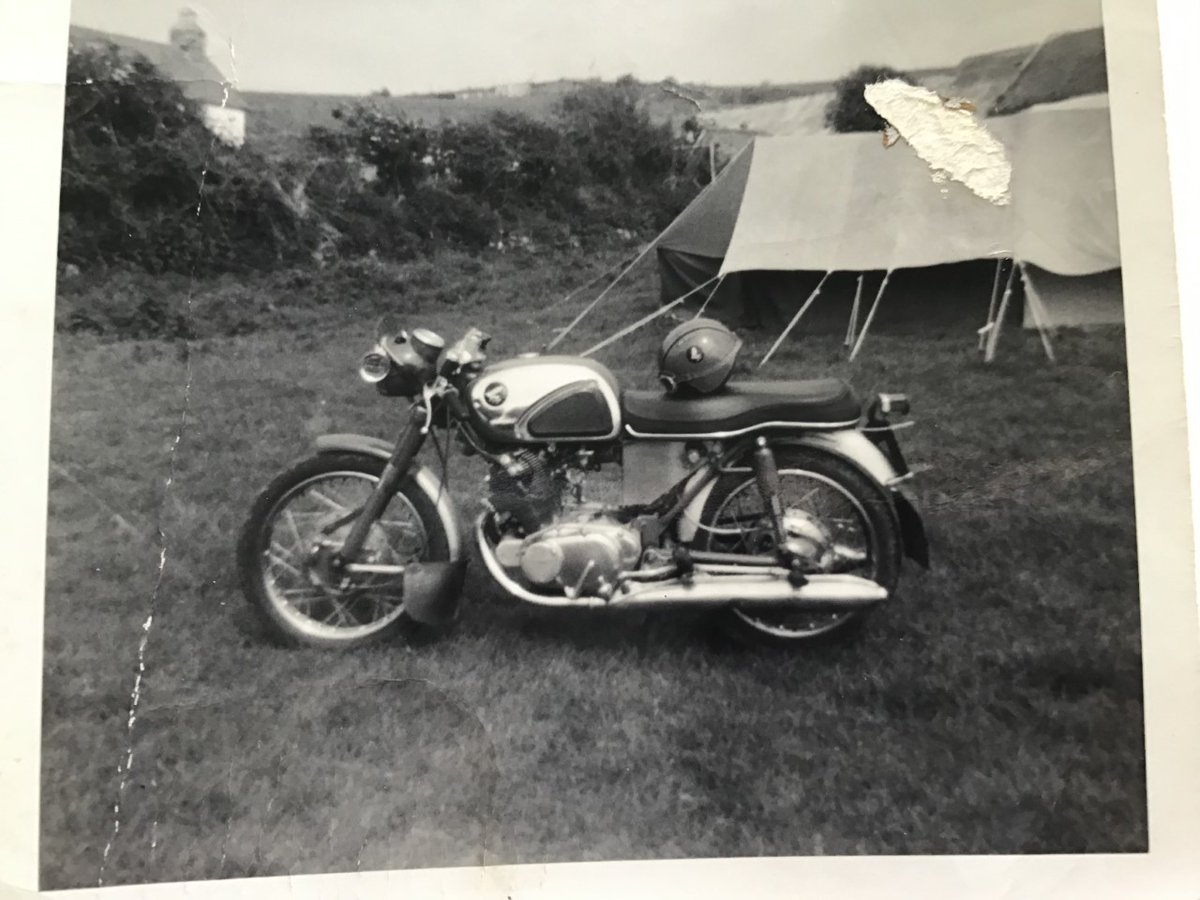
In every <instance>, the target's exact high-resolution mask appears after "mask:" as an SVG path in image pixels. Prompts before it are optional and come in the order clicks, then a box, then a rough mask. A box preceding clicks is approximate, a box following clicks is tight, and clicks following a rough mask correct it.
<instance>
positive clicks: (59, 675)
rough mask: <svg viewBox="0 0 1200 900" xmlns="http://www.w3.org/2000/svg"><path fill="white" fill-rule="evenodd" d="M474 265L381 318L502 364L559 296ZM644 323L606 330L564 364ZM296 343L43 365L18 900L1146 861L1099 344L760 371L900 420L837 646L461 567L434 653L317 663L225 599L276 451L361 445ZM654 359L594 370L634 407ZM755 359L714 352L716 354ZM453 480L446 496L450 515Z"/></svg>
mask: <svg viewBox="0 0 1200 900" xmlns="http://www.w3.org/2000/svg"><path fill="white" fill-rule="evenodd" d="M504 271H505V273H506V274H503V277H502V278H500V280H499V281H496V280H493V281H490V282H489V281H488V280H487V278H488V275H487V271H486V270H485V271H484V272H483V273H481V274H480V275H479V279H480V284H481V285H482V286H481V287H480V288H479V289H478V290H476V291H474V292H468V293H467V294H466V295H464V296H463V297H462V298H460V299H459V301H458V302H456V303H454V304H450V303H447V302H438V303H436V304H435V303H433V302H432V301H430V300H428V297H430V296H433V295H432V293H430V292H432V291H433V290H435V289H434V288H432V287H430V288H428V289H427V290H425V289H422V290H424V291H425V292H424V293H423V292H422V290H417V289H409V290H407V291H405V292H403V293H400V292H397V293H396V295H395V303H396V304H397V306H398V312H400V313H401V314H402V315H405V316H411V317H413V319H414V320H419V321H420V322H421V323H423V324H427V325H432V326H433V327H435V328H438V329H440V330H442V331H443V332H445V333H457V332H459V331H460V330H461V329H462V328H463V327H464V326H465V325H466V324H467V323H473V324H478V325H480V326H481V327H484V328H485V329H487V330H489V331H491V332H492V333H493V334H495V335H496V340H495V342H494V344H493V351H494V353H495V354H496V355H497V356H500V355H505V354H508V353H511V352H516V351H520V350H525V349H530V348H531V347H533V346H536V344H537V343H539V342H540V340H542V339H544V338H545V336H546V335H547V334H548V333H549V328H550V327H552V326H554V325H558V324H561V323H563V322H565V321H567V320H568V319H569V317H570V315H571V313H572V312H573V309H572V308H570V307H567V306H564V307H560V308H557V309H553V310H547V308H546V301H547V300H548V299H550V298H551V294H550V291H551V289H557V288H558V287H561V284H560V282H562V283H567V282H569V281H570V280H571V279H570V277H568V276H569V275H570V273H559V274H555V273H546V272H538V273H532V274H530V273H522V272H520V271H518V270H515V269H514V270H511V271H509V270H504ZM535 276H536V277H535ZM498 277H499V276H498ZM538 279H540V280H538ZM205 289H206V288H205V286H204V285H198V286H197V291H198V294H199V293H203V291H204V290H205ZM279 290H280V296H279V297H277V298H275V299H276V300H278V302H279V303H286V302H287V301H288V297H287V296H285V294H284V291H283V289H282V288H279ZM305 290H309V291H312V290H315V288H311V287H310V288H306V289H305ZM650 293H651V292H650V291H649V289H648V286H647V290H645V291H643V292H642V293H641V294H640V295H639V296H638V297H637V298H635V300H634V301H633V305H632V308H631V306H630V303H629V302H627V301H626V302H623V301H620V300H614V302H613V303H612V304H611V305H610V306H608V307H606V308H605V309H604V311H602V312H601V313H599V314H597V316H596V317H595V319H594V320H593V321H590V322H589V323H588V324H587V325H586V326H585V327H581V330H580V331H581V333H580V335H579V338H578V340H575V339H572V340H571V341H569V342H568V347H571V348H581V347H585V346H588V345H589V344H590V343H591V342H592V340H593V339H596V338H598V337H600V336H601V335H603V334H605V333H607V332H609V331H611V330H613V329H614V328H615V327H616V326H617V325H618V324H624V323H627V322H629V321H631V320H632V319H633V318H634V317H635V316H636V315H638V314H641V313H642V312H644V311H645V310H648V309H650V308H652V306H653V302H654V300H653V297H652V296H651V295H650ZM423 298H424V299H423ZM522 298H523V299H522ZM301 299H303V298H301V297H297V302H299V300H301ZM442 299H443V300H445V298H442ZM197 302H200V301H199V300H198V301H197ZM389 302H390V295H389V294H388V293H387V291H382V292H381V295H380V298H379V299H378V300H377V301H376V305H387V304H388V303H389ZM575 308H578V307H577V306H576V307H575ZM322 317H323V318H322ZM322 317H316V316H311V317H309V319H308V320H306V321H307V324H306V325H305V327H304V328H302V329H291V330H289V329H286V328H273V329H269V330H265V331H261V332H259V333H256V334H252V335H247V336H241V337H231V338H211V339H205V340H202V341H199V342H196V343H194V344H193V345H192V346H191V350H190V353H185V352H183V348H182V346H181V345H170V344H163V343H154V342H116V343H99V342H97V341H96V340H94V339H91V338H83V337H78V336H75V337H73V336H69V335H68V336H60V339H59V340H58V342H57V345H56V360H55V385H54V410H53V434H52V442H51V455H52V470H51V471H52V475H51V486H50V488H51V490H50V531H49V536H48V554H49V564H48V574H47V597H46V643H45V654H46V656H45V684H44V746H43V757H42V766H43V768H42V792H43V793H42V820H41V828H42V845H41V846H42V878H43V887H44V888H65V887H71V886H82V885H90V884H96V883H97V882H98V881H100V880H102V881H103V883H105V884H114V883H129V882H144V881H164V880H178V879H194V878H213V877H233V876H243V875H252V874H259V875H266V874H286V873H295V874H298V873H305V872H321V871H352V870H355V869H359V868H361V869H380V868H399V867H411V866H445V865H456V864H478V863H481V862H485V861H486V862H503V863H515V862H553V861H562V860H571V859H578V860H595V859H618V858H624V859H634V858H652V857H653V858H668V857H706V856H709V857H710V856H744V855H751V856H753V855H806V854H913V853H939V854H941V853H1035V852H1036V853H1057V852H1100V851H1112V852H1120V851H1139V850H1143V851H1144V850H1145V849H1146V843H1147V837H1146V808H1145V790H1144V786H1145V776H1144V771H1143V742H1142V702H1141V661H1140V639H1139V627H1138V591H1137V575H1136V552H1135V542H1134V522H1133V488H1132V475H1131V459H1130V453H1131V451H1130V437H1129V414H1128V405H1127V383H1126V378H1125V368H1124V335H1123V334H1122V333H1121V332H1120V331H1119V330H1116V329H1114V330H1112V331H1108V332H1096V333H1094V334H1090V335H1083V334H1079V333H1065V334H1063V335H1061V336H1060V338H1059V343H1058V353H1059V357H1060V362H1059V364H1058V365H1057V366H1050V365H1048V364H1046V362H1045V361H1044V358H1043V357H1042V356H1041V349H1040V345H1038V343H1037V341H1036V338H1034V337H1031V336H1029V335H1026V334H1022V333H1020V331H1019V329H1012V330H1009V331H1007V332H1006V333H1005V336H1004V339H1003V341H1002V342H1001V352H1000V355H999V360H998V361H997V363H996V364H995V365H993V366H984V365H983V364H982V363H981V362H980V361H979V359H978V356H977V354H976V353H975V351H974V341H973V337H972V334H971V329H970V323H967V325H965V326H964V327H961V328H959V329H957V330H955V329H950V328H946V329H939V330H937V331H936V332H931V333H929V334H927V335H925V336H923V337H921V336H915V335H912V334H899V333H892V334H885V333H878V334H873V335H872V336H871V337H870V338H869V340H868V343H867V345H866V351H865V352H864V356H863V357H862V358H860V360H859V361H857V362H856V363H854V364H849V363H847V362H845V361H844V358H843V352H842V349H841V347H840V342H839V341H837V339H836V338H833V337H831V336H828V335H816V336H814V335H809V336H807V337H805V336H801V337H799V338H797V339H794V340H791V341H789V342H788V343H787V345H786V347H785V348H784V350H783V351H782V352H781V353H780V354H779V355H778V356H777V358H776V359H775V360H774V361H773V362H772V363H771V364H770V365H769V366H768V367H767V369H766V370H764V373H763V374H764V375H766V376H768V377H789V376H791V377H802V376H804V375H806V374H810V375H818V374H825V373H827V372H835V373H838V374H844V375H847V376H849V377H850V378H851V379H852V380H853V381H854V382H855V383H856V385H857V386H858V387H859V388H860V389H861V390H863V391H867V390H873V389H874V390H878V389H886V388H894V389H905V390H908V391H910V392H911V393H912V395H913V396H914V398H915V415H916V417H917V418H918V420H919V423H920V424H919V427H917V428H916V429H913V430H910V431H908V432H906V433H905V435H904V445H905V449H906V451H907V453H908V455H909V457H910V459H911V460H912V461H914V462H919V463H928V464H931V465H932V466H933V467H934V468H933V469H932V470H931V471H929V472H927V473H925V474H924V475H922V476H921V479H920V484H919V485H918V487H919V492H920V495H921V499H922V502H923V505H924V512H925V515H926V518H927V524H928V527H929V530H930V535H931V541H932V546H933V554H934V568H933V570H932V571H931V572H929V573H928V574H923V573H921V572H919V571H918V570H916V569H909V570H907V571H906V574H905V576H904V578H903V580H902V589H903V596H902V597H901V598H900V599H898V600H897V601H896V602H895V603H894V604H892V605H890V606H889V607H887V608H886V609H884V610H882V611H881V612H880V613H879V614H878V615H876V616H875V617H873V618H872V620H871V622H870V624H869V626H868V628H867V629H866V630H865V631H864V632H863V633H862V635H861V636H860V637H859V638H858V639H857V640H856V641H855V642H854V643H852V644H850V645H847V646H842V647H834V648H830V649H827V650H822V651H810V652H797V653H786V654H779V653H754V652H749V651H744V650H738V649H735V648H733V647H731V646H729V645H728V644H726V643H725V642H723V641H721V640H719V639H718V638H717V637H716V636H714V635H713V634H712V633H711V630H710V629H709V627H708V624H707V620H706V619H705V618H703V617H698V616H694V615H672V616H667V615H661V614H659V615H653V616H650V615H643V614H637V615H632V614H622V615H617V616H605V615H602V614H565V613H563V614H559V613H558V612H557V611H554V612H552V611H542V610H536V609H528V608H524V607H521V606H519V605H516V604H515V603H514V602H512V601H508V600H506V599H504V598H503V597H502V596H500V595H499V592H498V590H497V589H495V588H494V587H492V586H491V585H490V584H489V583H488V581H487V580H486V576H485V575H484V574H482V573H481V572H480V571H479V570H478V569H476V571H475V572H474V574H473V575H472V576H471V578H470V579H469V580H468V583H467V587H466V590H465V602H464V610H463V615H462V619H461V621H460V622H459V623H458V625H457V626H456V627H455V629H454V630H453V631H452V632H450V633H449V634H447V635H445V636H444V637H442V638H441V639H440V640H438V641H435V642H431V643H426V644H422V645H420V646H408V645H405V644H404V643H401V642H396V643H392V644H388V645H385V646H379V647H375V648H371V649H366V650H362V651H356V652H354V653H352V654H345V655H335V654H327V653H319V652H308V651H296V650H282V649H279V648H276V647H274V646H272V645H271V644H269V643H268V642H267V641H266V640H265V638H264V636H263V635H262V634H261V633H260V632H259V631H258V630H257V627H256V626H255V624H254V623H253V621H252V619H251V618H250V616H249V612H248V610H247V608H246V606H245V603H244V601H243V600H242V598H241V597H240V595H239V594H238V591H237V588H236V586H235V583H234V573H233V544H234V538H235V533H236V530H237V528H238V527H239V525H240V524H241V520H242V517H243V516H244V514H245V512H246V510H247V508H248V506H249V504H250V502H251V499H252V496H253V494H254V493H255V492H256V491H257V490H258V489H259V487H260V486H261V485H262V484H263V483H264V482H265V481H266V480H267V479H268V478H269V477H270V476H271V475H272V474H273V473H274V472H275V471H276V470H277V469H279V468H280V467H281V466H283V465H284V464H286V463H287V462H289V461H290V460H292V459H294V458H296V457H298V456H300V455H303V454H304V453H305V452H306V450H307V447H308V445H309V442H310V440H311V439H312V437H314V436H315V435H316V434H319V433H322V432H326V431H335V430H336V431H353V430H363V431H366V432H369V433H373V434H378V435H381V436H389V435H391V434H392V433H393V431H394V428H395V416H396V412H397V410H396V409H395V408H394V407H391V406H389V405H388V403H386V402H385V401H383V400H381V399H380V398H378V397H377V396H376V395H375V393H374V392H373V391H371V390H370V389H368V388H366V387H365V386H362V385H360V384H359V383H358V382H357V380H356V378H355V376H354V367H355V365H356V361H357V358H358V355H359V354H360V353H361V352H362V351H363V350H364V349H365V348H366V346H367V344H368V340H369V336H370V333H371V323H370V321H369V320H368V318H367V316H366V315H365V313H364V311H363V309H361V308H356V307H355V306H352V305H346V306H340V307H339V306H337V305H334V304H331V305H329V306H327V308H326V311H325V312H324V313H322ZM660 324H662V326H663V327H661V328H660V327H658V325H660ZM665 327H666V323H656V325H655V326H652V327H650V328H648V329H646V330H645V332H644V333H639V334H638V335H635V336H634V337H632V338H630V339H629V340H627V341H624V342H622V343H621V344H620V345H619V347H617V348H614V349H615V352H614V353H612V354H609V355H607V356H604V357H602V358H604V359H605V361H607V362H609V363H610V364H611V365H613V366H614V367H615V368H616V369H617V370H618V371H619V372H620V373H621V374H622V375H623V376H625V377H627V378H629V379H630V380H636V381H641V382H645V381H646V380H647V379H648V377H649V376H650V375H651V371H650V369H651V359H652V354H653V352H654V347H655V345H656V342H657V340H658V339H659V337H660V336H661V334H662V333H663V330H664V329H665ZM772 338H773V335H769V334H758V335H752V336H750V340H749V342H748V344H749V345H748V347H747V349H746V350H745V351H744V352H745V355H746V357H747V358H754V359H756V358H757V357H758V356H759V355H761V353H762V351H763V350H764V349H765V347H766V346H767V344H768V343H769V342H770V340H771V339H772ZM480 472H481V470H480V469H479V468H478V467H475V466H472V465H468V464H467V463H466V462H465V461H461V460H459V461H457V462H455V463H453V464H452V466H451V473H450V474H451V479H452V482H453V489H454V492H455V494H456V495H457V496H458V497H459V498H460V499H461V500H462V501H463V503H464V507H465V509H466V510H467V511H468V512H469V511H471V510H473V509H474V508H475V505H476V504H477V503H478V498H477V496H475V495H476V493H477V485H478V476H479V474H480ZM160 535H161V540H160ZM1152 599H1153V598H1150V600H1151V601H1152ZM139 672H140V673H141V674H140V679H139ZM135 689H136V691H137V707H136V718H135V719H134V721H133V722H132V725H130V722H129V717H130V706H131V692H133V691H134V690H135Z"/></svg>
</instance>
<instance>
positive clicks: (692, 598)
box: [606, 571, 888, 612]
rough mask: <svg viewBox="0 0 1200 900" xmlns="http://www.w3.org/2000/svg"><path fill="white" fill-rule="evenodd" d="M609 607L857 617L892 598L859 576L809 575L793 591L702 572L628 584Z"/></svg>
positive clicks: (761, 579)
mask: <svg viewBox="0 0 1200 900" xmlns="http://www.w3.org/2000/svg"><path fill="white" fill-rule="evenodd" d="M626 588H627V589H619V590H617V591H616V592H615V593H614V594H613V596H612V597H611V598H610V599H609V601H608V603H607V604H606V605H608V606H611V607H614V608H616V607H629V606H637V607H651V606H678V605H684V606H727V605H729V604H731V603H736V604H737V605H738V606H762V607H776V608H786V609H794V610H804V611H811V612H852V611H854V610H859V609H866V608H867V607H870V606H875V605H876V604H878V603H882V602H883V601H884V600H886V599H887V598H888V593H887V590H886V589H885V588H883V587H882V586H881V585H878V584H876V583H875V582H874V581H868V580H867V579H866V578H860V577H858V576H857V575H809V576H808V580H807V581H806V582H805V584H803V585H801V586H800V587H793V586H792V585H791V583H790V582H789V581H788V579H787V576H786V575H784V574H770V575H759V574H753V575H706V574H704V573H702V572H699V571H698V572H696V574H694V575H693V576H692V577H691V578H690V579H689V580H688V581H683V580H680V579H677V578H672V579H669V580H667V581H656V582H649V583H646V582H640V583H635V582H631V583H628V584H627V586H626Z"/></svg>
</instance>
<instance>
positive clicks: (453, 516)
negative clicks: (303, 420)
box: [315, 434, 463, 562]
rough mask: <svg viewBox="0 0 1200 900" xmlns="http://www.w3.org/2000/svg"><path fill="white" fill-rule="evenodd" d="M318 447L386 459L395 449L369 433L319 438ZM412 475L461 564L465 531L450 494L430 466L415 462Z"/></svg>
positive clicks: (319, 450) (322, 450)
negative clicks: (431, 506)
mask: <svg viewBox="0 0 1200 900" xmlns="http://www.w3.org/2000/svg"><path fill="white" fill-rule="evenodd" d="M315 444H316V449H317V453H361V454H362V455H364V456H374V457H376V458H378V459H383V460H390V459H391V458H392V449H393V448H392V445H391V444H390V443H389V442H388V441H385V440H383V439H382V438H377V437H371V436H370V435H366V434H325V435H322V436H321V437H319V438H317V440H316V442H315ZM410 474H411V476H412V479H413V481H414V482H415V483H416V485H417V488H418V489H419V490H420V491H421V493H423V494H424V495H425V496H426V497H428V498H429V502H430V503H432V504H433V505H434V507H435V508H436V509H437V513H438V519H439V520H440V521H441V524H442V530H443V531H445V532H446V545H447V546H448V547H449V548H450V561H451V562H457V561H458V560H460V559H462V558H463V544H462V529H461V526H460V523H459V519H458V511H457V510H456V509H455V508H454V503H453V501H452V500H451V499H450V492H449V491H448V490H447V489H446V486H445V485H444V484H442V480H441V479H440V478H438V476H437V475H436V474H435V473H434V472H433V471H432V470H431V469H430V468H429V467H428V466H422V465H420V464H419V463H414V464H413V465H412V466H410Z"/></svg>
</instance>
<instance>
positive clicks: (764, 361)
mask: <svg viewBox="0 0 1200 900" xmlns="http://www.w3.org/2000/svg"><path fill="white" fill-rule="evenodd" d="M832 274H833V273H832V272H826V273H825V274H824V275H822V276H821V280H820V281H818V282H817V286H816V287H815V288H813V292H812V293H811V294H809V295H808V299H807V300H805V301H804V305H803V306H801V307H800V309H799V310H797V312H796V314H795V315H794V316H792V321H790V322H788V324H787V328H785V329H783V333H782V334H780V335H779V337H778V338H776V340H775V343H774V344H772V345H771V349H770V350H768V351H767V355H766V356H764V357H763V358H762V362H760V363H759V364H758V365H759V367H760V368H761V367H762V366H765V365H766V364H767V360H769V359H770V358H771V357H772V356H773V355H774V354H775V351H776V350H778V349H779V345H780V344H782V343H783V340H784V338H786V337H787V336H788V335H789V334H791V333H792V329H793V328H795V327H796V323H797V322H799V321H800V317H801V316H802V315H804V314H805V313H806V312H807V311H808V308H809V307H810V306H812V305H813V302H814V301H815V300H816V299H817V297H818V296H819V295H820V293H821V288H822V287H824V285H825V282H826V281H827V280H828V278H829V276H830V275H832Z"/></svg>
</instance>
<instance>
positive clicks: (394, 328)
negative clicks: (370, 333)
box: [375, 315, 404, 341]
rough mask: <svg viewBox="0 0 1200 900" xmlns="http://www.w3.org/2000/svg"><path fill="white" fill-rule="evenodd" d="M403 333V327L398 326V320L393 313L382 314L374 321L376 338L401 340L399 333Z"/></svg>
mask: <svg viewBox="0 0 1200 900" xmlns="http://www.w3.org/2000/svg"><path fill="white" fill-rule="evenodd" d="M403 334H404V329H403V328H401V327H400V320H399V319H397V318H396V317H395V316H393V315H382V316H380V317H379V320H378V321H377V322H376V323H375V337H376V339H377V340H380V341H382V340H384V339H385V338H386V339H387V340H389V341H395V340H397V339H399V340H403V339H404V338H402V337H401V335H403Z"/></svg>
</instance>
